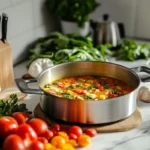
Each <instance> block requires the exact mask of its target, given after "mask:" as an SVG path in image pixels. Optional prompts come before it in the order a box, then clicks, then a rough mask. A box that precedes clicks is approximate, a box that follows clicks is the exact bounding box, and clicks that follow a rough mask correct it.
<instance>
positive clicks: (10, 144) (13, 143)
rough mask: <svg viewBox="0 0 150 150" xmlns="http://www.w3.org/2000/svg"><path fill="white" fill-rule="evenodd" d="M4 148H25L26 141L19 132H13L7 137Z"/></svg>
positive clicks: (23, 149) (19, 149)
mask: <svg viewBox="0 0 150 150" xmlns="http://www.w3.org/2000/svg"><path fill="white" fill-rule="evenodd" d="M3 150H25V146H24V142H23V140H22V139H21V138H20V137H19V136H18V135H17V134H11V135H9V136H7V137H6V139H5V141H4V144H3Z"/></svg>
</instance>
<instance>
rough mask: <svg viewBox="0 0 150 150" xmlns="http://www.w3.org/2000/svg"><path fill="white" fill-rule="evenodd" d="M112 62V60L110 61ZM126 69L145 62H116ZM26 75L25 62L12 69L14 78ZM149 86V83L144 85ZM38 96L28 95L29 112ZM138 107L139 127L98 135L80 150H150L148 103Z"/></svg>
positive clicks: (149, 108) (26, 100)
mask: <svg viewBox="0 0 150 150" xmlns="http://www.w3.org/2000/svg"><path fill="white" fill-rule="evenodd" d="M112 62H114V60H112ZM116 63H118V64H121V65H125V66H126V67H135V66H141V65H145V63H146V61H145V60H141V61H136V62H123V61H118V62H116ZM25 73H27V68H26V62H24V63H21V64H19V65H17V66H16V67H14V75H15V78H21V77H22V75H23V74H25ZM145 84H147V85H149V86H150V82H148V83H145ZM39 99H40V95H34V94H33V95H31V94H29V95H28V96H27V98H26V99H25V101H24V102H25V103H26V104H27V107H28V109H29V110H31V111H32V110H34V108H35V106H36V105H37V103H38V102H39ZM138 107H139V110H140V112H141V115H142V123H141V125H140V126H139V127H138V128H136V129H132V130H130V131H126V132H116V133H99V134H98V135H97V136H96V137H94V138H93V139H92V143H91V144H90V145H89V146H87V147H85V148H79V149H80V150H150V103H144V102H142V101H139V102H138Z"/></svg>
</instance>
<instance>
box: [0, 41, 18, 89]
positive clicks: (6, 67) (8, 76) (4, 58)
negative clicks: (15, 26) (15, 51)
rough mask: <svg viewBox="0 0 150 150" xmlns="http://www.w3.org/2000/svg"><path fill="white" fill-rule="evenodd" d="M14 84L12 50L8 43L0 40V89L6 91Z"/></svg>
mask: <svg viewBox="0 0 150 150" xmlns="http://www.w3.org/2000/svg"><path fill="white" fill-rule="evenodd" d="M14 83H15V82H14V73H13V62H12V49H11V46H10V45H9V43H8V42H6V43H4V42H2V41H1V40H0V88H1V90H4V89H6V88H9V87H12V86H14Z"/></svg>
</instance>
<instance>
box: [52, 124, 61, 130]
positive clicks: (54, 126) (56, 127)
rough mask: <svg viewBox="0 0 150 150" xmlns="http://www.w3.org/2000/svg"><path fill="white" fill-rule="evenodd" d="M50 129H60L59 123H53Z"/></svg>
mask: <svg viewBox="0 0 150 150" xmlns="http://www.w3.org/2000/svg"><path fill="white" fill-rule="evenodd" d="M51 129H56V130H57V131H60V125H59V124H57V123H55V124H53V125H52V126H51Z"/></svg>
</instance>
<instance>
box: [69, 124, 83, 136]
mask: <svg viewBox="0 0 150 150" xmlns="http://www.w3.org/2000/svg"><path fill="white" fill-rule="evenodd" d="M68 133H69V134H70V133H73V134H75V135H76V136H77V137H79V136H80V135H82V133H83V131H82V129H81V127H79V126H71V127H70V128H69V130H68Z"/></svg>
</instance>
